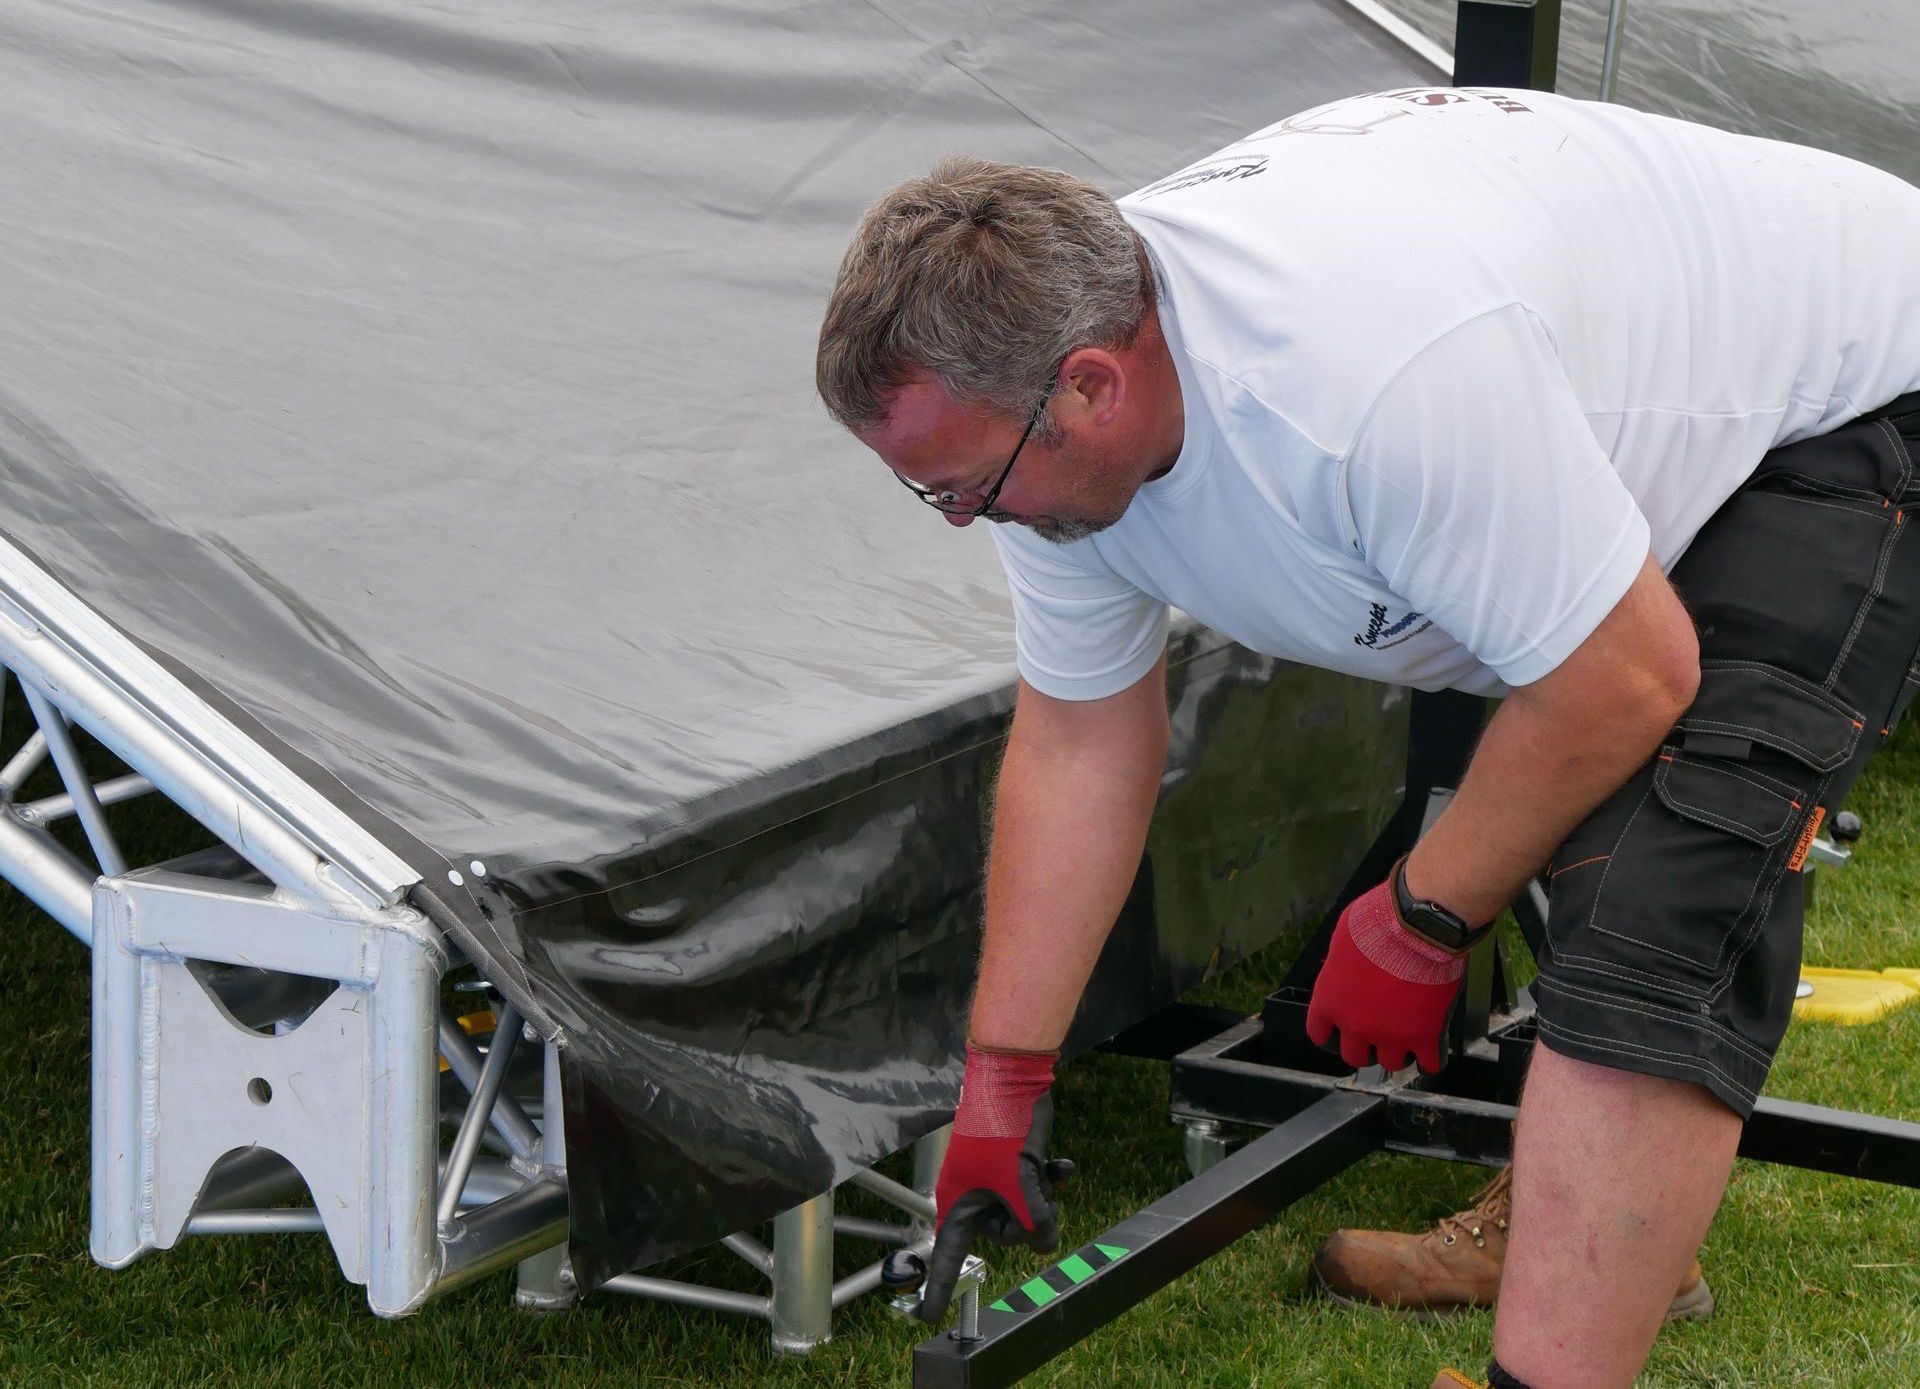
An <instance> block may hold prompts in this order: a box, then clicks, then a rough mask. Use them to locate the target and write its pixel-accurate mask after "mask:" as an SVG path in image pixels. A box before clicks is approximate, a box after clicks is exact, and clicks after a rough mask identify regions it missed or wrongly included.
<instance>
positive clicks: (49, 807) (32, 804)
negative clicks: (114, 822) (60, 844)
mask: <svg viewBox="0 0 1920 1389" xmlns="http://www.w3.org/2000/svg"><path fill="white" fill-rule="evenodd" d="M152 792H153V783H152V782H150V781H148V780H147V779H146V778H145V777H143V776H140V775H138V774H137V773H136V774H134V775H131V776H117V777H114V778H112V779H111V780H109V781H101V782H96V783H94V787H93V798H94V799H95V800H96V801H98V802H99V803H100V804H101V805H103V806H105V805H118V804H120V802H122V801H130V800H133V799H134V798H135V797H137V796H146V795H151V794H152ZM75 809H76V806H75V805H74V800H73V797H72V796H71V795H60V796H47V797H45V798H43V799H41V800H37V801H28V802H27V803H26V804H25V805H17V806H15V807H14V808H13V811H14V814H16V815H18V816H19V817H20V818H21V819H22V820H25V821H27V822H29V823H30V824H43V825H44V824H46V823H47V822H48V821H51V820H64V819H66V818H67V816H69V815H71V814H73V813H74V811H75Z"/></svg>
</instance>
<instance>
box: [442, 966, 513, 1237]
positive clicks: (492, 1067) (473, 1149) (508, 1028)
mask: <svg viewBox="0 0 1920 1389" xmlns="http://www.w3.org/2000/svg"><path fill="white" fill-rule="evenodd" d="M519 1041H520V1014H519V1012H518V1011H517V1010H516V1009H515V1008H514V1006H513V1005H512V1004H511V1003H503V1004H501V1005H500V1013H499V1022H498V1023H497V1025H496V1026H495V1027H494V1030H493V1046H492V1048H491V1049H490V1050H489V1051H488V1052H487V1064H486V1065H485V1066H483V1067H481V1068H480V1083H479V1085H477V1086H475V1087H474V1091H473V1094H472V1096H471V1097H470V1098H469V1099H468V1100H467V1112H466V1113H465V1114H464V1115H462V1116H461V1118H460V1130H459V1132H458V1133H457V1134H456V1135H455V1136H454V1140H453V1152H452V1153H451V1154H450V1155H449V1156H448V1158H447V1176H446V1180H445V1181H444V1182H442V1183H441V1187H440V1206H439V1210H438V1217H439V1224H440V1228H441V1229H442V1230H444V1229H446V1228H447V1226H448V1224H449V1223H450V1222H451V1221H452V1220H453V1216H454V1212H455V1211H457V1210H458V1209H459V1207H460V1190H461V1188H462V1187H464V1186H465V1185H466V1184H467V1173H468V1172H470V1171H471V1170H472V1169H473V1159H474V1156H475V1154H477V1153H478V1152H479V1151H480V1136H481V1135H482V1134H483V1133H485V1132H486V1131H487V1116H488V1115H489V1114H491V1113H492V1112H493V1104H494V1101H495V1100H497V1099H498V1098H499V1097H500V1087H501V1086H502V1085H503V1084H505V1082H506V1079H507V1066H508V1065H509V1064H510V1063H511V1062H512V1061H513V1051H514V1047H515V1046H516V1045H517V1044H518V1042H519Z"/></svg>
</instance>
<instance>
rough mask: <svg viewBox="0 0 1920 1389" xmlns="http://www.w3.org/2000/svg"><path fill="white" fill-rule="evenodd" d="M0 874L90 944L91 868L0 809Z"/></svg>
mask: <svg viewBox="0 0 1920 1389" xmlns="http://www.w3.org/2000/svg"><path fill="white" fill-rule="evenodd" d="M0 876H4V877H5V878H6V879H7V881H8V882H10V883H12V884H13V885H14V886H15V887H17V888H19V889H20V891H22V892H23V893H25V894H26V895H27V898H28V900H30V901H31V902H32V903H33V904H34V906H36V907H38V908H40V910H41V911H43V912H45V913H46V914H47V915H48V916H50V917H52V918H53V919H54V920H55V921H57V922H59V923H60V924H61V925H62V926H64V927H66V929H67V930H69V931H71V932H72V933H73V934H74V935H75V936H76V937H78V938H79V939H80V941H81V942H82V943H83V944H86V945H92V944H93V879H94V872H93V870H92V869H91V868H89V867H87V866H86V865H85V864H83V863H81V862H80V860H79V859H77V858H75V857H74V856H73V855H72V854H70V853H68V852H67V851H66V849H65V848H63V847H62V846H61V845H60V844H59V842H58V841H56V840H55V839H54V838H53V837H52V836H51V835H49V834H46V833H45V832H44V831H41V830H37V829H32V828H29V827H28V826H26V825H23V824H21V823H20V822H19V821H18V820H16V819H15V818H14V817H13V816H12V815H11V814H10V813H5V812H0Z"/></svg>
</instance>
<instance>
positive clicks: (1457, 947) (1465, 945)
mask: <svg viewBox="0 0 1920 1389" xmlns="http://www.w3.org/2000/svg"><path fill="white" fill-rule="evenodd" d="M1393 905H1394V910H1396V911H1398V912H1399V913H1400V924H1401V925H1403V926H1405V927H1406V928H1407V929H1408V930H1409V931H1411V932H1413V933H1414V934H1415V935H1416V936H1418V937H1420V939H1421V940H1424V941H1426V942H1428V943H1429V944H1432V945H1437V946H1439V947H1440V948H1441V949H1442V950H1447V951H1451V952H1452V953H1453V954H1455V955H1462V954H1465V953H1466V952H1467V951H1469V950H1471V949H1473V947H1474V946H1476V945H1478V944H1479V943H1480V942H1481V941H1483V940H1485V939H1486V937H1487V933H1488V932H1489V931H1491V930H1492V929H1493V923H1492V922H1491V921H1489V922H1488V923H1487V924H1486V925H1484V926H1469V925H1467V923H1466V922H1465V921H1464V920H1462V919H1461V917H1460V916H1459V915H1458V913H1455V912H1450V911H1448V910H1447V909H1446V908H1445V907H1443V906H1441V905H1440V904H1439V903H1438V902H1422V901H1421V900H1420V899H1419V898H1417V897H1415V896H1414V895H1413V894H1412V893H1411V892H1409V891H1407V860H1406V858H1405V856H1402V857H1401V859H1400V861H1399V862H1398V863H1396V864H1394V865H1393Z"/></svg>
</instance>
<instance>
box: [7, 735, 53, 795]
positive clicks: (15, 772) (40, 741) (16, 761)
mask: <svg viewBox="0 0 1920 1389" xmlns="http://www.w3.org/2000/svg"><path fill="white" fill-rule="evenodd" d="M46 760H47V735H46V734H44V733H42V732H41V731H40V730H39V729H37V728H36V729H34V730H33V732H32V733H31V734H30V735H29V736H28V738H27V741H26V742H24V743H22V744H21V745H20V751H18V752H16V753H15V754H14V755H13V756H12V757H11V758H9V759H8V760H7V765H6V766H5V767H0V796H7V797H11V796H12V795H13V793H14V791H15V790H17V789H18V788H19V785H20V783H21V782H23V781H25V780H26V779H27V778H28V777H30V776H32V775H33V772H34V769H35V768H36V767H38V766H39V765H40V764H41V763H42V762H45V761H46Z"/></svg>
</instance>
